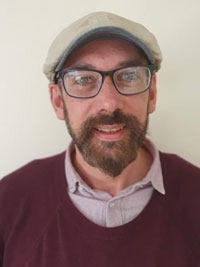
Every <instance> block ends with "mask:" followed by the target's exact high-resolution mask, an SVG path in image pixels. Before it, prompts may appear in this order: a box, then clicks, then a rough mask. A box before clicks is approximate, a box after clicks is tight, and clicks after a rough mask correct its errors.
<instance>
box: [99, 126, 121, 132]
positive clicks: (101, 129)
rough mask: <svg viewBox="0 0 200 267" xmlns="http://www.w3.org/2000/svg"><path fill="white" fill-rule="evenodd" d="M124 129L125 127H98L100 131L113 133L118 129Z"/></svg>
mask: <svg viewBox="0 0 200 267" xmlns="http://www.w3.org/2000/svg"><path fill="white" fill-rule="evenodd" d="M122 129H123V127H119V128H113V129H103V128H97V130H98V131H100V132H105V133H113V132H117V131H119V130H122Z"/></svg>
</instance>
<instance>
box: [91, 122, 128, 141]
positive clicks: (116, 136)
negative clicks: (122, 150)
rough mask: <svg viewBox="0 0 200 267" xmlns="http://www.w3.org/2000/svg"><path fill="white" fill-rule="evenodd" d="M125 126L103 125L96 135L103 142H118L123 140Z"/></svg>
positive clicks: (99, 127) (96, 131) (98, 128)
mask: <svg viewBox="0 0 200 267" xmlns="http://www.w3.org/2000/svg"><path fill="white" fill-rule="evenodd" d="M125 128H126V126H125V125H101V126H98V127H96V128H94V129H95V134H96V135H97V137H98V138H99V139H100V140H101V141H107V142H109V141H110V142H111V141H118V140H120V139H121V138H122V136H123V134H124V131H125Z"/></svg>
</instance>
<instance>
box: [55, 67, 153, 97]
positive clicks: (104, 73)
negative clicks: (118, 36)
mask: <svg viewBox="0 0 200 267" xmlns="http://www.w3.org/2000/svg"><path fill="white" fill-rule="evenodd" d="M131 67H146V68H148V69H149V71H150V74H151V77H150V80H149V84H148V86H147V87H146V88H145V89H144V90H142V91H140V92H137V93H129V94H124V93H122V92H120V91H119V89H118V88H117V86H116V84H115V81H114V78H113V76H114V73H115V72H116V71H118V70H122V69H126V68H131ZM154 69H155V65H153V64H147V65H132V66H127V67H122V68H118V69H114V70H111V71H100V70H95V69H86V68H76V69H67V70H62V71H58V72H57V73H56V75H55V83H58V80H59V79H61V80H62V85H63V88H64V90H65V92H66V94H67V95H68V96H70V97H73V98H79V99H88V98H93V97H95V96H97V95H98V94H99V92H100V91H101V88H102V85H103V83H104V79H105V77H106V76H109V77H110V78H111V80H112V83H113V85H114V87H115V89H116V90H117V92H118V93H119V94H121V95H124V96H129V95H138V94H141V93H143V92H145V91H147V90H148V89H149V88H150V86H151V81H152V74H153V71H154ZM77 70H82V71H93V72H97V73H99V74H100V75H101V77H102V80H101V84H100V86H99V89H98V91H97V93H96V94H95V95H92V96H73V95H71V94H70V93H69V92H68V91H67V89H66V88H65V83H64V76H65V74H66V73H68V72H72V71H77Z"/></svg>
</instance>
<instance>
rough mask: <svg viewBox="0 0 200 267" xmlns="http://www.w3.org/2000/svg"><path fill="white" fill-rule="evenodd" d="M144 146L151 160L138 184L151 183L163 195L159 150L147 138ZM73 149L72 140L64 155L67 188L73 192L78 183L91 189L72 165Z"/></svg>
mask: <svg viewBox="0 0 200 267" xmlns="http://www.w3.org/2000/svg"><path fill="white" fill-rule="evenodd" d="M144 146H145V148H146V149H147V150H148V151H149V152H150V153H151V155H152V157H153V162H152V165H151V168H150V170H149V172H148V173H147V175H146V176H145V177H144V178H143V179H142V180H141V181H140V182H138V184H140V185H141V184H148V183H151V184H152V186H153V188H154V189H155V190H157V191H158V192H159V193H161V194H163V195H164V194H165V188H164V183H163V175H162V169H161V163H160V157H159V151H158V150H157V148H156V147H155V145H154V144H153V143H152V142H151V141H150V140H149V139H148V138H146V139H145V144H144ZM73 150H74V144H73V142H70V143H69V145H68V149H67V151H66V156H65V175H66V179H67V183H68V190H69V191H70V192H71V193H74V192H75V191H76V190H77V188H78V187H79V186H80V185H81V186H82V187H84V188H85V189H87V190H91V188H90V187H89V186H88V185H87V184H86V183H85V182H84V181H83V179H82V178H81V177H80V175H79V174H78V173H77V171H76V170H75V168H74V167H73V164H72V161H71V154H72V152H73Z"/></svg>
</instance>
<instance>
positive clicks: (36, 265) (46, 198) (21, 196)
mask: <svg viewBox="0 0 200 267" xmlns="http://www.w3.org/2000/svg"><path fill="white" fill-rule="evenodd" d="M64 156H65V153H62V154H59V155H56V156H53V157H50V158H46V159H42V160H36V161H33V162H31V163H29V164H28V165H26V166H24V167H22V168H20V169H19V170H17V171H15V172H14V173H12V174H10V175H8V176H7V177H5V178H4V179H3V180H1V181H0V266H1V267H55V266H57V267H68V266H70V267H82V266H83V267H94V266H96V267H122V266H125V267H132V266H141V267H169V266H170V267H177V266H179V267H192V266H193V267H199V266H200V230H199V229H200V208H199V207H200V194H199V192H200V169H199V168H198V167H195V166H193V165H191V164H190V163H188V162H186V161H185V160H183V159H181V158H179V157H178V156H175V155H171V154H165V153H160V160H161V167H162V173H163V180H164V186H165V189H166V195H162V194H160V193H159V192H157V191H156V190H154V192H153V195H152V197H151V199H150V201H149V203H148V204H147V205H146V207H145V208H144V210H143V211H142V212H141V213H140V214H139V215H138V216H137V217H136V218H135V219H134V220H132V221H130V222H129V223H127V224H125V225H122V226H118V227H113V228H106V227H102V226H99V225H97V224H95V223H93V222H91V221H89V220H88V219H87V218H86V217H85V216H84V215H83V214H82V213H80V212H79V211H78V209H77V208H76V207H75V206H74V204H73V203H72V201H71V199H70V198H69V196H68V194H67V191H66V186H67V184H66V177H65V168H64Z"/></svg>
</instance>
